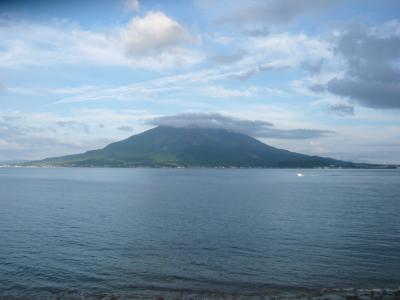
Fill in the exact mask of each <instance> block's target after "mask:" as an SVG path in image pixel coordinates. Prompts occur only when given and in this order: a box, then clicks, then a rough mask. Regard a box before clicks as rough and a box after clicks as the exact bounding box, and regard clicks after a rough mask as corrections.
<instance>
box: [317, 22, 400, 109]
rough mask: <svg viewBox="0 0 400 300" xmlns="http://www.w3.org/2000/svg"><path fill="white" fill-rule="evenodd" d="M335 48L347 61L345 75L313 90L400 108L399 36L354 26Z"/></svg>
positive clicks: (390, 107)
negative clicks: (379, 33)
mask: <svg viewBox="0 0 400 300" xmlns="http://www.w3.org/2000/svg"><path fill="white" fill-rule="evenodd" d="M388 34H391V32H388ZM335 51H336V54H337V55H339V56H341V57H342V58H344V60H345V62H346V65H347V69H346V72H345V74H344V76H343V77H336V78H333V79H331V80H330V81H329V82H327V84H326V85H325V86H324V87H322V86H312V87H310V89H311V90H313V91H317V92H322V91H328V92H330V93H332V94H334V95H338V96H341V97H346V98H349V99H351V100H354V101H356V102H358V103H359V104H360V105H363V106H366V107H371V108H386V109H399V108H400V69H399V60H400V36H396V35H389V36H388V35H385V36H382V34H381V35H378V34H377V33H372V32H371V31H367V30H365V29H361V28H357V27H352V28H350V29H348V30H346V31H345V32H343V33H342V34H341V35H340V37H339V39H338V41H337V44H336V49H335Z"/></svg>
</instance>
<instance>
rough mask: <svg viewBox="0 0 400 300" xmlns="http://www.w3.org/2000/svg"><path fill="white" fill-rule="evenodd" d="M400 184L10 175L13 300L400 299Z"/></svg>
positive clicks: (112, 173) (5, 275) (6, 231)
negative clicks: (93, 299) (370, 294)
mask: <svg viewBox="0 0 400 300" xmlns="http://www.w3.org/2000/svg"><path fill="white" fill-rule="evenodd" d="M299 172H302V173H304V175H305V176H303V177H298V176H296V173H299ZM399 183H400V172H399V171H398V170H314V169H311V170H289V169H285V170H283V169H281V170H278V169H266V170H262V169H258V170H256V169H254V170H242V169H240V170H239V169H225V170H213V169H78V168H60V169H22V168H21V169H17V168H13V169H7V168H3V169H0V240H1V242H0V298H10V297H18V296H24V297H33V298H49V297H58V296H64V297H79V296H82V295H84V296H94V295H116V296H122V297H134V298H140V297H149V298H151V297H153V298H154V297H155V296H156V295H169V294H174V293H175V294H184V293H198V294H199V293H200V294H203V293H204V294H212V293H221V294H243V295H245V294H253V295H264V294H274V295H277V294H282V293H292V294H296V293H303V292H312V291H317V290H320V289H321V288H349V287H355V288H375V287H378V288H397V287H398V286H399V284H400V275H399V274H400V259H399V253H400V221H399V216H398V214H399V211H400V199H399V195H400V184H399Z"/></svg>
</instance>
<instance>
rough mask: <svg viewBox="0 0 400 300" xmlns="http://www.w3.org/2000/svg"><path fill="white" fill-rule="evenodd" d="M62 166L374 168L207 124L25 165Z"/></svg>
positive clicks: (158, 131) (155, 131)
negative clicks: (289, 148)
mask: <svg viewBox="0 0 400 300" xmlns="http://www.w3.org/2000/svg"><path fill="white" fill-rule="evenodd" d="M26 165H31V166H32V165H33V166H63V167H227V168H228V167H238V168H239V167H244V168H315V167H333V168H338V167H343V168H355V167H359V168H362V167H374V165H367V164H356V163H351V162H345V161H340V160H335V159H331V158H325V157H319V156H308V155H303V154H299V153H294V152H290V151H287V150H282V149H277V148H274V147H271V146H268V145H266V144H264V143H262V142H260V141H259V140H257V139H255V138H252V137H250V136H247V135H244V134H240V133H235V132H231V131H227V130H225V129H211V128H174V127H164V126H160V127H156V128H153V129H150V130H148V131H145V132H143V133H141V134H138V135H134V136H131V137H129V138H128V139H126V140H123V141H120V142H116V143H112V144H110V145H108V146H106V147H105V148H103V149H99V150H93V151H88V152H86V153H83V154H77V155H69V156H62V157H55V158H48V159H44V160H41V161H34V162H29V163H26Z"/></svg>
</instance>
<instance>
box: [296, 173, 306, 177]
mask: <svg viewBox="0 0 400 300" xmlns="http://www.w3.org/2000/svg"><path fill="white" fill-rule="evenodd" d="M296 176H298V177H303V176H304V174H303V173H297V174H296Z"/></svg>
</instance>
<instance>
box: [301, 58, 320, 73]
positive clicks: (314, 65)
mask: <svg viewBox="0 0 400 300" xmlns="http://www.w3.org/2000/svg"><path fill="white" fill-rule="evenodd" d="M323 64H324V60H323V59H319V60H316V61H312V60H306V61H303V62H302V63H301V65H300V67H301V68H302V69H304V70H306V71H307V72H308V73H310V74H311V75H314V74H319V73H320V72H321V69H322V66H323Z"/></svg>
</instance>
